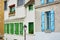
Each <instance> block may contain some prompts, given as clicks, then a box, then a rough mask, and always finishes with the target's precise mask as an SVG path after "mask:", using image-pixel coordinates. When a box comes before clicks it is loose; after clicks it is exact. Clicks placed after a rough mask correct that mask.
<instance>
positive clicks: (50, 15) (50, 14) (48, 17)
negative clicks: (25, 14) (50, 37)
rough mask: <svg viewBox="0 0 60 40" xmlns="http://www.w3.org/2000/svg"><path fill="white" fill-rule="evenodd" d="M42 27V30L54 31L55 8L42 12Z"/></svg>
mask: <svg viewBox="0 0 60 40" xmlns="http://www.w3.org/2000/svg"><path fill="white" fill-rule="evenodd" d="M41 17H42V18H41V21H42V23H41V27H42V28H41V29H42V31H50V32H53V31H54V29H55V25H54V23H55V20H54V10H51V11H47V12H42V15H41Z"/></svg>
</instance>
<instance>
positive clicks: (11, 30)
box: [10, 23, 14, 34]
mask: <svg viewBox="0 0 60 40" xmlns="http://www.w3.org/2000/svg"><path fill="white" fill-rule="evenodd" d="M10 32H11V34H14V24H13V23H10Z"/></svg>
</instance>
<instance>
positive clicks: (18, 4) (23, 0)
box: [17, 0, 25, 6]
mask: <svg viewBox="0 0 60 40" xmlns="http://www.w3.org/2000/svg"><path fill="white" fill-rule="evenodd" d="M24 2H25V0H17V6H21V5H23V4H24Z"/></svg>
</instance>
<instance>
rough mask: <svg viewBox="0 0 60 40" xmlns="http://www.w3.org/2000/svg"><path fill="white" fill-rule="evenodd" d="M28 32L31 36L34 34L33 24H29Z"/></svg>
mask: <svg viewBox="0 0 60 40" xmlns="http://www.w3.org/2000/svg"><path fill="white" fill-rule="evenodd" d="M28 32H29V34H34V23H33V22H29V23H28Z"/></svg>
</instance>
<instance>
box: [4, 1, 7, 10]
mask: <svg viewBox="0 0 60 40" xmlns="http://www.w3.org/2000/svg"><path fill="white" fill-rule="evenodd" d="M4 10H7V1H4Z"/></svg>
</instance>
